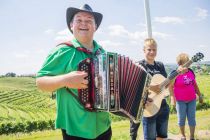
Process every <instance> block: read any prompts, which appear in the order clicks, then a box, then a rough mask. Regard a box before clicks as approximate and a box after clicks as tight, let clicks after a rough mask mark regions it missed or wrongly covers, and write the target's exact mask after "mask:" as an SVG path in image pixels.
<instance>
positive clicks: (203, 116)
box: [0, 109, 210, 140]
mask: <svg viewBox="0 0 210 140" xmlns="http://www.w3.org/2000/svg"><path fill="white" fill-rule="evenodd" d="M196 114H197V115H196V121H197V126H196V132H195V135H196V137H197V138H199V140H201V139H203V140H204V139H205V140H208V138H209V137H210V135H209V136H207V137H204V136H200V135H199V132H200V131H202V130H205V131H206V130H207V132H210V117H209V115H210V109H209V110H206V111H197V113H196ZM168 132H169V134H173V135H178V134H179V129H178V125H177V117H176V115H175V114H173V115H170V119H169V131H168ZM112 134H113V136H112V140H129V138H130V137H129V121H128V120H123V121H117V122H113V123H112ZM186 134H187V136H189V129H188V127H187V126H186ZM142 137H143V136H142V125H141V126H140V128H139V131H138V138H139V139H142ZM61 138H62V136H61V132H60V130H54V131H43V132H33V133H30V134H16V135H9V136H5V135H2V136H0V139H1V140H15V139H19V140H59V139H61ZM169 138H170V137H169Z"/></svg>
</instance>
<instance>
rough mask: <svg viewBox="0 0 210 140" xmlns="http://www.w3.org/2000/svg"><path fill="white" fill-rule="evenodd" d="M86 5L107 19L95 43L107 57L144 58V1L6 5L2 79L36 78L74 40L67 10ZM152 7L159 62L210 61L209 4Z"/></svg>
mask: <svg viewBox="0 0 210 140" xmlns="http://www.w3.org/2000/svg"><path fill="white" fill-rule="evenodd" d="M85 3H87V4H89V5H90V6H91V7H92V9H93V11H96V12H100V13H102V14H103V20H102V23H101V25H100V27H99V28H98V30H97V31H96V33H95V37H94V40H96V41H97V42H98V43H99V44H100V45H102V46H103V48H104V49H105V50H107V51H111V52H117V53H119V54H122V55H126V56H129V57H130V58H131V59H133V60H135V61H137V60H141V59H143V58H144V54H143V41H144V39H145V38H147V28H146V20H145V10H144V0H62V1H61V0H33V1H32V0H1V1H0V50H1V51H0V75H4V74H6V73H7V72H14V73H16V74H17V75H22V74H35V73H36V72H37V71H38V70H39V69H40V68H41V66H42V64H43V62H44V60H45V58H46V57H47V55H48V53H49V52H50V50H52V49H53V48H54V47H55V46H56V45H57V44H58V43H61V42H63V41H65V40H70V39H71V38H72V34H71V33H70V31H69V30H68V28H67V25H66V9H67V8H68V7H77V8H79V7H80V6H82V5H83V4H85ZM149 5H150V16H151V25H152V34H153V36H152V37H153V38H154V39H155V40H156V41H157V44H158V54H157V57H156V60H158V61H162V62H164V63H165V64H167V63H176V56H177V55H178V54H179V53H182V52H184V53H187V54H189V56H190V57H192V56H193V55H194V54H196V53H197V52H202V53H203V54H204V56H205V57H204V59H203V61H210V1H209V0H149Z"/></svg>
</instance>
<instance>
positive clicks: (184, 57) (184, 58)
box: [176, 53, 190, 65]
mask: <svg viewBox="0 0 210 140" xmlns="http://www.w3.org/2000/svg"><path fill="white" fill-rule="evenodd" d="M189 60H190V59H189V56H188V54H186V53H180V54H179V55H178V56H177V57H176V62H177V64H178V65H183V64H185V63H186V62H187V61H189Z"/></svg>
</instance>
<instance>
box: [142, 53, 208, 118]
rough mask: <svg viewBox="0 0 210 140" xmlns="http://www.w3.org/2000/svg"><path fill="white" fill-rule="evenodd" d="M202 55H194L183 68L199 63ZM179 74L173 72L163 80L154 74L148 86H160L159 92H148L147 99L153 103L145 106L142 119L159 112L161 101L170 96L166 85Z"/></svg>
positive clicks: (159, 75) (160, 76)
mask: <svg viewBox="0 0 210 140" xmlns="http://www.w3.org/2000/svg"><path fill="white" fill-rule="evenodd" d="M203 57H204V55H203V54H202V53H196V55H194V56H193V57H192V58H191V59H190V60H189V61H187V62H186V63H185V64H184V65H183V67H189V66H190V65H191V64H192V63H193V62H197V61H200V60H201V59H202V58H203ZM178 74H179V73H178V72H177V71H174V72H173V73H171V74H170V76H169V77H167V78H165V77H163V76H162V75H161V74H155V75H154V76H153V77H152V79H151V83H150V85H160V88H161V91H160V93H155V92H153V91H151V90H149V95H148V97H149V98H151V99H152V100H153V101H152V102H151V104H150V105H148V106H145V108H144V112H143V116H144V117H152V116H154V115H155V114H157V113H158V111H159V110H160V106H161V103H162V100H163V99H164V98H165V97H167V96H169V95H170V92H169V89H168V88H167V85H168V84H169V83H170V81H171V80H173V79H174V78H175V77H176V76H177V75H178Z"/></svg>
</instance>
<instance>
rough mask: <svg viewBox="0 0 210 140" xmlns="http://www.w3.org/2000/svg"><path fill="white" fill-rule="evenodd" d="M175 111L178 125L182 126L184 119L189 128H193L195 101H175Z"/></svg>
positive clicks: (194, 123)
mask: <svg viewBox="0 0 210 140" xmlns="http://www.w3.org/2000/svg"><path fill="white" fill-rule="evenodd" d="M176 110H177V117H178V125H179V126H184V125H185V121H186V118H187V120H188V125H189V126H195V125H196V121H195V111H196V100H192V101H189V102H185V101H176Z"/></svg>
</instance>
